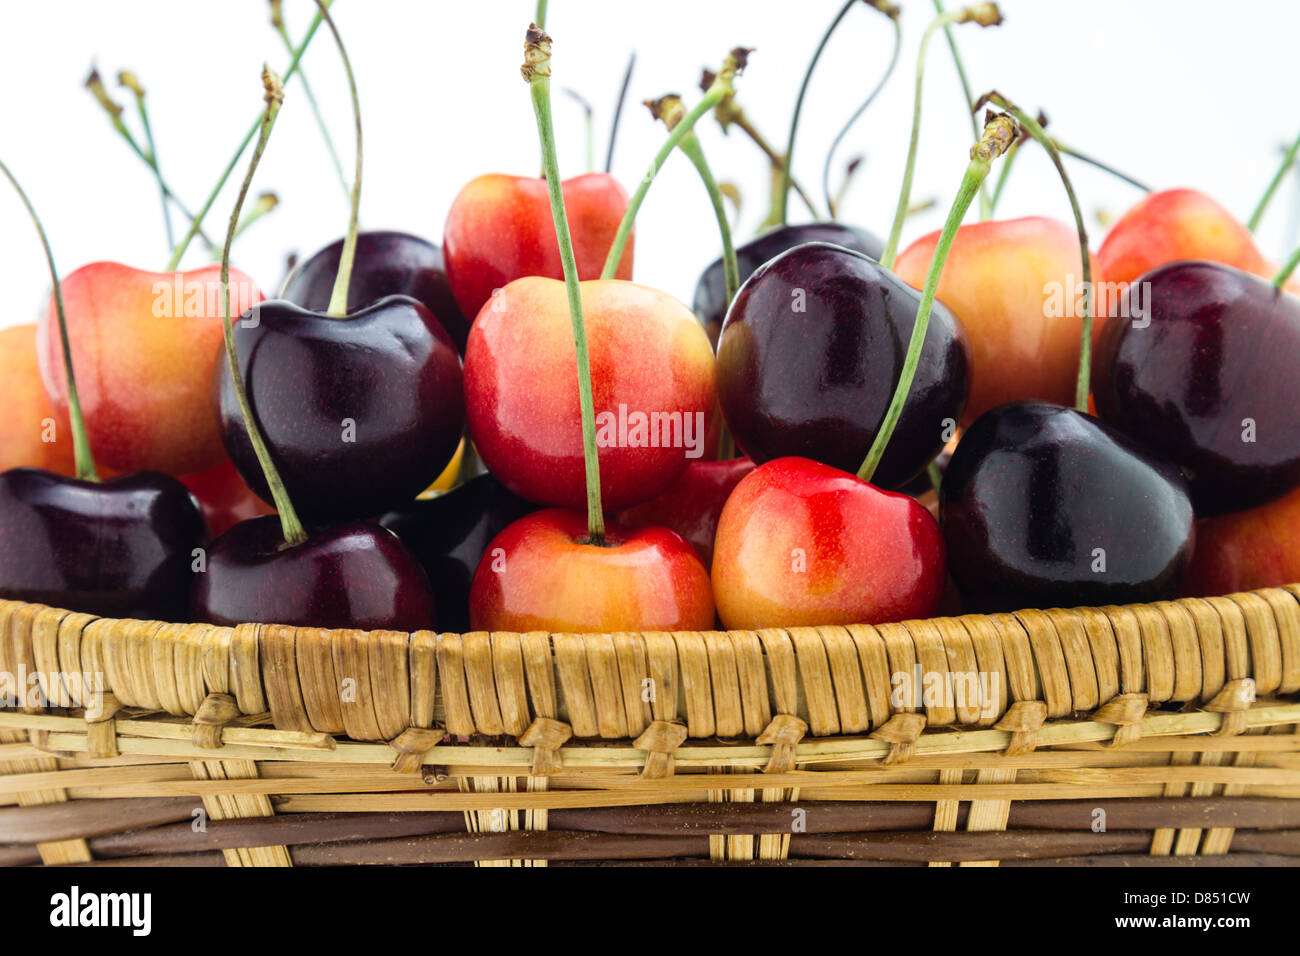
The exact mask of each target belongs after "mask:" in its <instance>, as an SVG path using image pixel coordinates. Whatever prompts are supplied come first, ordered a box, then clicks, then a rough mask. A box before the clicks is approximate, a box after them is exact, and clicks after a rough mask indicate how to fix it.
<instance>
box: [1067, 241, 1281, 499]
mask: <svg viewBox="0 0 1300 956" xmlns="http://www.w3.org/2000/svg"><path fill="white" fill-rule="evenodd" d="M1127 303H1128V311H1127V312H1121V313H1120V315H1119V316H1117V317H1116V318H1113V319H1111V320H1110V321H1109V322H1108V323H1107V326H1106V329H1105V332H1104V333H1103V335H1102V339H1101V342H1100V344H1099V346H1098V350H1097V358H1096V362H1095V364H1094V366H1093V378H1092V382H1093V393H1094V397H1095V399H1096V402H1097V411H1098V413H1099V414H1100V415H1101V417H1102V418H1103V419H1105V420H1106V421H1107V422H1110V423H1111V424H1112V425H1115V426H1116V427H1118V428H1120V429H1122V430H1123V431H1125V432H1127V433H1128V434H1130V435H1132V436H1133V437H1134V438H1136V439H1137V440H1138V441H1140V442H1141V443H1142V444H1144V445H1146V446H1147V447H1149V448H1153V449H1156V450H1158V451H1159V452H1161V453H1162V454H1163V455H1164V456H1165V457H1167V458H1169V459H1171V460H1172V461H1174V462H1176V463H1177V464H1179V465H1181V466H1182V467H1183V469H1184V470H1185V471H1186V472H1187V474H1188V476H1189V479H1190V482H1191V488H1192V501H1193V502H1194V503H1195V505H1196V511H1197V514H1200V515H1213V514H1222V513H1223V512H1227V511H1239V510H1241V509H1244V508H1251V507H1254V506H1255V505H1259V504H1263V503H1264V502H1267V501H1271V500H1273V499H1274V498H1278V497H1281V496H1282V495H1284V494H1286V493H1287V492H1288V491H1290V490H1291V489H1292V488H1294V487H1296V486H1297V485H1300V298H1297V297H1296V296H1294V295H1291V294H1290V293H1287V292H1282V291H1280V290H1278V289H1276V288H1274V286H1273V285H1272V284H1270V283H1269V282H1268V280H1266V279H1261V278H1259V277H1258V276H1254V275H1250V274H1248V273H1246V272H1242V271H1241V270H1240V269H1236V268H1233V267H1232V266H1226V265H1220V264H1218V263H1212V262H1173V263H1170V264H1169V265H1165V266H1161V267H1160V268H1158V269H1154V270H1152V271H1151V272H1148V273H1147V274H1146V275H1145V276H1143V277H1142V278H1141V279H1139V280H1138V281H1137V282H1136V283H1134V284H1133V285H1132V286H1131V287H1130V290H1129V296H1128V299H1127Z"/></svg>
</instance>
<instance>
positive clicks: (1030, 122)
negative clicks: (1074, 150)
mask: <svg viewBox="0 0 1300 956" xmlns="http://www.w3.org/2000/svg"><path fill="white" fill-rule="evenodd" d="M985 103H992V104H993V105H994V106H998V107H1000V108H1002V109H1004V110H1006V111H1007V112H1008V113H1010V114H1011V115H1012V116H1014V117H1015V118H1016V122H1017V123H1019V124H1020V126H1021V128H1022V129H1023V130H1024V131H1025V132H1026V133H1028V134H1029V135H1030V136H1032V137H1033V138H1034V139H1035V140H1037V141H1038V142H1039V144H1040V145H1041V146H1042V147H1043V148H1044V149H1045V150H1047V155H1049V156H1050V157H1052V165H1053V166H1055V167H1056V172H1057V175H1059V176H1060V177H1061V184H1062V185H1063V186H1065V194H1066V195H1067V196H1069V197H1070V211H1071V212H1072V213H1073V214H1074V225H1075V228H1076V229H1078V232H1079V256H1080V258H1082V260H1083V301H1082V303H1081V309H1082V312H1083V315H1082V316H1081V318H1082V327H1081V330H1080V333H1079V374H1078V378H1077V379H1076V381H1075V386H1074V407H1075V409H1076V410H1077V411H1080V412H1083V413H1085V414H1086V413H1087V411H1088V391H1089V389H1090V388H1091V384H1092V299H1093V295H1092V253H1090V252H1089V251H1088V229H1087V227H1086V226H1085V225H1084V219H1083V212H1082V211H1081V210H1080V209H1079V200H1078V197H1077V196H1075V194H1074V186H1073V185H1072V184H1071V183H1070V177H1069V175H1068V174H1067V173H1066V171H1065V161H1064V160H1063V159H1061V151H1060V150H1059V149H1058V148H1057V146H1056V142H1055V141H1054V140H1053V139H1052V138H1051V137H1050V136H1048V135H1047V133H1046V132H1044V131H1043V127H1042V126H1041V125H1039V123H1038V121H1037V120H1036V119H1034V118H1033V117H1032V116H1030V115H1029V114H1028V113H1026V112H1025V111H1024V110H1022V109H1020V108H1019V107H1018V106H1016V105H1015V104H1014V103H1012V102H1010V101H1009V100H1008V99H1007V98H1006V97H1004V96H1002V95H1001V94H1000V93H997V92H990V93H985V94H984V95H983V96H981V97H980V98H979V100H977V101H976V104H975V108H976V109H978V108H979V107H981V106H983V105H984V104H985Z"/></svg>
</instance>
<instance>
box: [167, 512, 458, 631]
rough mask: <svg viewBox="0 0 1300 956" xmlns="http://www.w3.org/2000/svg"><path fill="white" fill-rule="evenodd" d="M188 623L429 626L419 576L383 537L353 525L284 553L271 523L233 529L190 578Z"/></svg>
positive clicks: (428, 600) (429, 609) (410, 560)
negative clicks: (191, 620)
mask: <svg viewBox="0 0 1300 956" xmlns="http://www.w3.org/2000/svg"><path fill="white" fill-rule="evenodd" d="M191 611H192V614H193V617H194V620H196V621H207V622H209V623H212V624H222V625H233V624H239V623H243V622H262V623H267V624H287V625H291V626H296V627H327V628H337V627H346V628H360V629H361V630H394V631H416V630H420V629H421V628H427V627H431V626H432V625H433V595H432V593H431V592H430V590H429V581H428V578H427V577H425V574H424V569H423V568H421V567H420V564H419V562H418V561H416V560H415V558H414V557H413V556H412V555H411V553H410V551H408V550H407V549H406V547H405V546H404V545H403V544H402V543H401V542H400V541H398V540H397V537H396V535H394V534H393V533H392V532H391V531H388V530H386V529H384V528H381V527H379V526H378V525H376V524H370V523H369V522H364V521H357V522H351V523H347V524H340V525H334V526H332V527H329V528H324V529H321V530H318V531H311V532H309V534H308V537H307V540H306V541H304V542H302V543H301V544H297V545H293V546H289V545H286V544H285V541H284V531H283V529H282V527H281V525H280V519H279V518H278V517H277V516H275V515H267V516H265V517H262V518H250V519H249V520H248V521H241V522H240V523H239V524H237V525H235V526H234V527H232V528H231V529H230V530H229V531H227V532H226V533H225V534H223V535H221V536H220V537H219V538H217V539H216V540H215V541H213V542H212V544H211V545H210V546H209V548H208V553H207V567H206V570H204V571H202V572H200V573H199V574H197V575H195V577H194V588H193V591H192V593H191Z"/></svg>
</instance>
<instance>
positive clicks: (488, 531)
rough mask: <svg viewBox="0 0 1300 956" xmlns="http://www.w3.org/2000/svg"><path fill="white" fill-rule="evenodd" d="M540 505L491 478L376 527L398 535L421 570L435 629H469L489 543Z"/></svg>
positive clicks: (410, 507) (422, 502)
mask: <svg viewBox="0 0 1300 956" xmlns="http://www.w3.org/2000/svg"><path fill="white" fill-rule="evenodd" d="M537 510H538V506H537V505H535V504H533V503H532V502H531V501H525V500H524V499H523V498H520V497H519V496H518V495H516V494H514V493H512V492H510V491H507V490H506V488H505V487H504V486H503V485H502V484H501V482H499V481H497V480H496V479H495V478H493V477H492V476H491V475H480V476H479V477H477V478H474V479H471V480H470V481H467V482H466V483H465V484H463V485H461V486H460V487H459V488H456V489H454V490H452V491H449V492H447V493H446V494H445V495H439V496H438V497H436V498H424V499H420V500H418V501H413V502H411V503H410V504H408V505H406V506H405V507H403V508H400V509H398V510H396V511H390V512H389V513H388V514H386V515H384V516H382V517H381V518H380V519H379V523H380V524H381V525H382V526H383V527H385V528H387V529H388V530H390V531H392V532H393V533H394V534H396V535H397V536H398V537H399V538H400V539H401V540H402V543H403V544H405V545H406V546H407V547H408V548H409V549H410V550H411V553H412V554H414V555H415V557H416V558H417V559H418V560H419V562H420V564H421V565H423V566H424V570H425V572H426V573H427V574H428V576H429V582H430V584H431V585H432V586H433V598H434V603H435V604H436V605H437V608H438V629H439V630H441V631H452V632H458V633H459V632H462V631H468V630H469V628H470V624H469V587H470V583H471V582H472V581H473V579H474V571H475V569H477V568H478V565H479V561H480V560H481V559H482V557H483V552H484V551H486V550H487V546H488V543H489V542H490V541H491V540H492V539H493V538H495V537H496V536H497V535H498V534H500V533H501V532H502V531H504V530H505V528H506V525H509V524H512V523H513V522H514V521H516V520H517V519H519V518H522V517H523V516H524V515H527V514H532V513H533V512H534V511H537Z"/></svg>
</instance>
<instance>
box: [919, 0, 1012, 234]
mask: <svg viewBox="0 0 1300 956" xmlns="http://www.w3.org/2000/svg"><path fill="white" fill-rule="evenodd" d="M934 12H935V13H936V14H938V15H940V16H942V15H943V14H944V12H945V11H944V6H943V0H934ZM943 36H944V39H946V40H947V41H948V51H949V52H950V53H952V65H953V66H954V67H955V68H956V70H957V80H958V82H960V83H961V92H962V98H963V99H964V100H965V101H966V108H967V109H968V110H970V128H971V133H972V134H974V136H975V138H976V139H979V138H980V124H979V120H977V119H976V118H975V111H974V110H973V109H971V104H972V103H974V102H975V94H974V92H973V91H972V89H971V85H970V77H968V76H967V75H966V64H965V63H964V62H963V61H962V58H961V50H960V49H958V47H957V37H956V36H954V35H953V32H952V25H951V24H945V25H944V28H943ZM1008 158H1009V157H1008ZM1004 174H1005V167H1004ZM992 217H993V201H992V200H991V199H990V198H989V195H988V190H987V188H986V187H985V186H981V187H980V220H981V221H985V220H988V219H991V218H992Z"/></svg>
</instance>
